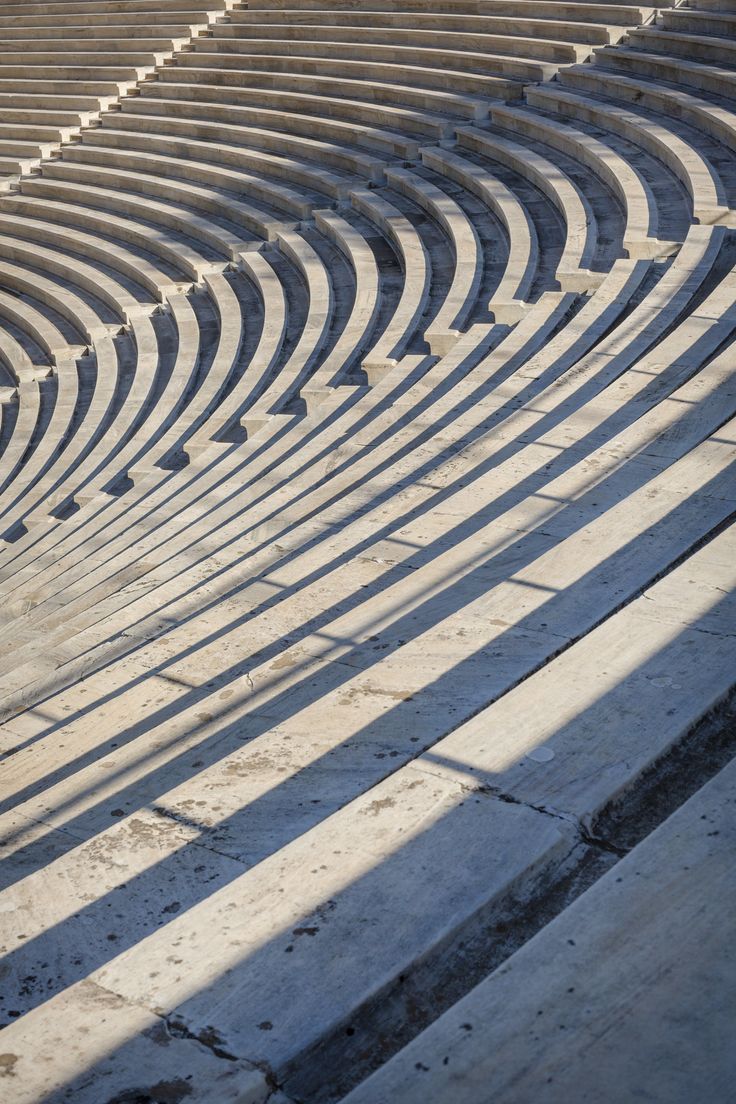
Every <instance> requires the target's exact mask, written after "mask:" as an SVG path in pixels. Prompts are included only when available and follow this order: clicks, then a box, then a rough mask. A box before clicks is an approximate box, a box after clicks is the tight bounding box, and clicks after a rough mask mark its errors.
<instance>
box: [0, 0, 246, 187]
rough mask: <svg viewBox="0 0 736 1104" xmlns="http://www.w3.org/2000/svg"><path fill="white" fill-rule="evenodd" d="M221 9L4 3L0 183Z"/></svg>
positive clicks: (218, 0) (219, 0)
mask: <svg viewBox="0 0 736 1104" xmlns="http://www.w3.org/2000/svg"><path fill="white" fill-rule="evenodd" d="M227 6H228V0H215V2H213V3H212V4H211V5H210V6H209V9H206V10H205V9H202V7H201V4H197V3H196V2H193V0H186V2H182V3H181V4H179V3H178V2H177V0H161V3H159V2H158V0H111V2H109V3H96V2H95V3H89V2H84V0H77V2H75V0H62V2H59V3H18V4H14V3H8V4H7V5H6V6H5V7H4V8H3V11H2V13H0V37H1V38H2V43H3V45H2V49H0V103H1V105H2V107H3V113H2V121H0V174H2V176H4V177H5V180H4V181H3V187H4V188H5V189H6V190H7V188H8V186H9V185H11V184H12V183H13V182H14V180H15V178H16V177H17V175H18V174H19V173H28V172H29V171H30V170H31V169H32V168H33V167H34V165H35V164H37V162H38V160H39V158H47V157H49V156H50V155H51V154H52V153H53V152H55V151H56V150H57V149H58V146H59V144H60V143H62V142H66V141H68V140H69V138H70V137H71V136H72V135H75V134H78V133H79V131H80V129H81V127H83V126H85V125H88V124H89V123H90V122H91V121H93V120H94V119H96V118H97V117H98V116H99V113H100V111H103V110H105V109H106V108H107V107H109V106H110V104H111V103H112V102H114V101H115V100H116V99H117V98H118V97H119V96H120V95H122V94H124V93H125V92H126V91H128V90H130V89H133V88H134V87H135V85H136V83H137V82H138V81H140V80H142V79H145V77H146V76H148V75H150V74H151V73H152V72H153V70H154V68H155V67H156V65H158V64H159V63H161V62H162V61H163V60H164V59H166V58H169V57H171V55H172V53H173V52H174V51H175V50H178V49H182V48H184V47H186V46H187V45H188V43H189V42H190V41H191V40H192V39H193V38H194V37H195V36H196V35H197V34H199V33H200V32H201V31H203V30H206V28H207V26H208V24H209V22H211V21H212V20H213V19H214V18H216V17H217V14H218V12H222V11H226V10H227ZM52 74H53V75H52ZM0 179H2V177H1V176H0Z"/></svg>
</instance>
